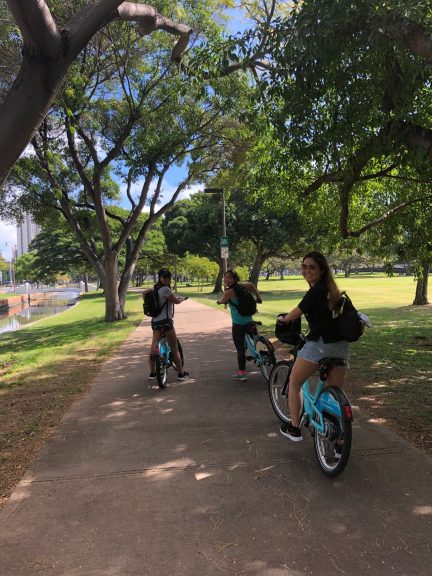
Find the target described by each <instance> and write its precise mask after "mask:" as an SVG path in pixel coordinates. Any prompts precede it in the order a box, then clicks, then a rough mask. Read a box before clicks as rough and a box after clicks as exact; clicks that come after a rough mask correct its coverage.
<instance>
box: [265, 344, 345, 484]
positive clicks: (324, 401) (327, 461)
mask: <svg viewBox="0 0 432 576" xmlns="http://www.w3.org/2000/svg"><path fill="white" fill-rule="evenodd" d="M304 342H305V339H304V338H303V337H301V339H300V342H299V343H298V344H297V345H296V346H295V348H294V349H293V350H291V353H292V354H293V357H294V358H293V359H290V360H281V361H280V362H277V363H276V364H275V366H274V368H273V370H272V371H271V374H270V378H269V393H270V401H271V404H272V407H273V410H274V412H275V414H276V416H277V417H278V418H279V420H281V422H288V421H289V420H290V412H289V404H288V390H289V377H290V373H291V368H292V366H293V364H294V360H295V357H296V355H297V351H298V350H299V349H300V348H301V347H302V346H303V344H304ZM335 366H345V361H344V360H342V359H341V358H323V359H322V360H321V361H320V363H319V368H318V371H319V380H318V383H317V384H316V386H315V388H314V391H312V390H311V386H310V383H309V381H308V380H306V381H305V383H304V384H303V387H302V396H303V410H302V414H301V418H300V428H302V427H306V428H308V429H309V431H310V433H311V435H312V436H313V439H314V447H315V454H316V457H317V460H318V464H319V466H320V468H321V470H322V472H324V474H325V475H326V476H328V477H330V478H332V477H334V476H337V475H338V474H340V473H341V472H342V471H343V470H344V469H345V466H346V465H347V463H348V459H349V455H350V451H351V441H352V421H353V413H352V407H351V404H350V401H349V400H348V397H347V395H346V394H345V392H344V391H343V390H341V389H340V388H338V387H336V386H326V382H327V378H328V376H329V374H330V372H331V371H332V370H333V368H334V367H335Z"/></svg>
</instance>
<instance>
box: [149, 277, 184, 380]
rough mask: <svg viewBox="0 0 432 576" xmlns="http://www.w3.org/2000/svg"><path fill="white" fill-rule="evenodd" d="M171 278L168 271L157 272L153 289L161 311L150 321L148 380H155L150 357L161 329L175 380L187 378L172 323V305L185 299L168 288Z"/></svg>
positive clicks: (154, 371)
mask: <svg viewBox="0 0 432 576" xmlns="http://www.w3.org/2000/svg"><path fill="white" fill-rule="evenodd" d="M171 276H172V274H171V272H170V271H169V270H167V269H165V268H162V270H159V272H158V281H157V283H156V284H155V286H154V288H155V289H157V291H158V298H159V307H160V309H161V312H160V313H159V315H158V316H156V317H155V318H152V321H151V327H152V330H153V338H152V343H151V346H150V352H149V357H148V359H149V366H150V374H149V380H155V379H156V377H157V376H156V369H155V363H154V360H152V355H153V350H154V349H155V346H156V343H157V341H158V338H159V331H160V330H161V328H162V327H163V328H164V331H165V337H166V339H167V342H168V344H169V346H170V349H171V354H172V357H173V360H174V364H175V366H176V368H177V372H178V375H177V380H186V379H187V378H188V377H189V373H188V372H185V371H184V369H183V366H182V360H181V357H180V353H179V349H178V346H177V334H176V331H175V329H174V322H173V309H174V304H181V302H184V300H186V298H181V297H177V296H176V295H175V294H174V293H173V292H172V290H171V288H170V283H171ZM145 294H146V291H144V292H143V298H144V296H145Z"/></svg>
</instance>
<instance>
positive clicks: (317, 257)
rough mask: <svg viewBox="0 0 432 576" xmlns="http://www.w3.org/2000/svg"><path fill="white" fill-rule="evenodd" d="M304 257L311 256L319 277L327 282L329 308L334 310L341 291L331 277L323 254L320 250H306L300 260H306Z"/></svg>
mask: <svg viewBox="0 0 432 576" xmlns="http://www.w3.org/2000/svg"><path fill="white" fill-rule="evenodd" d="M306 258H311V259H312V260H314V261H315V262H316V263H317V264H318V266H319V267H320V269H321V278H322V279H323V280H324V282H325V283H326V284H327V288H328V292H329V300H330V308H331V309H332V310H336V309H337V304H338V302H339V300H340V297H341V293H340V290H339V288H338V287H337V284H336V282H335V280H334V278H333V274H332V272H331V270H330V266H329V264H328V262H327V259H326V257H325V256H324V255H323V254H321V252H316V251H312V252H308V253H307V254H305V255H304V256H303V260H302V262H304V261H305V260H306Z"/></svg>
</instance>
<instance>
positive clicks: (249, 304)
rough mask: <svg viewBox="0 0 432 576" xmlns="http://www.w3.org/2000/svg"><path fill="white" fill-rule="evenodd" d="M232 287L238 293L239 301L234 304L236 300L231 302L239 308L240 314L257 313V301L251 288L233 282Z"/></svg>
mask: <svg viewBox="0 0 432 576" xmlns="http://www.w3.org/2000/svg"><path fill="white" fill-rule="evenodd" d="M232 288H233V290H234V292H235V293H236V296H237V298H238V301H239V303H238V304H234V302H232V301H231V304H232V305H233V306H235V307H236V308H237V310H238V312H239V314H241V315H242V316H253V315H254V314H256V311H257V305H256V301H255V298H254V297H253V296H252V294H251V293H250V292H249V290H248V289H247V288H245V287H244V286H242V285H241V284H233V285H232Z"/></svg>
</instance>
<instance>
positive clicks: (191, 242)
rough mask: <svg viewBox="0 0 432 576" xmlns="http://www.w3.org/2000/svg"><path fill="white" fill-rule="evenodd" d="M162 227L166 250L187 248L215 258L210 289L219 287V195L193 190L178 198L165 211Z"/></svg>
mask: <svg viewBox="0 0 432 576" xmlns="http://www.w3.org/2000/svg"><path fill="white" fill-rule="evenodd" d="M162 230H163V233H164V236H165V240H166V243H167V248H168V250H169V252H172V253H174V254H177V255H178V256H181V257H183V256H185V254H186V253H187V252H189V253H190V254H196V255H198V256H201V257H203V258H208V259H209V260H211V261H213V262H216V263H217V264H218V266H219V273H218V275H217V279H216V283H215V288H214V292H215V293H216V292H220V291H221V290H222V258H221V256H220V236H221V230H222V223H221V208H220V199H219V198H215V197H214V196H213V195H210V194H208V195H207V194H193V195H192V196H191V198H190V199H187V200H181V201H180V202H177V204H176V205H175V206H174V207H173V208H171V209H170V210H169V211H168V212H167V213H166V215H165V218H164V220H163V223H162Z"/></svg>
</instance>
